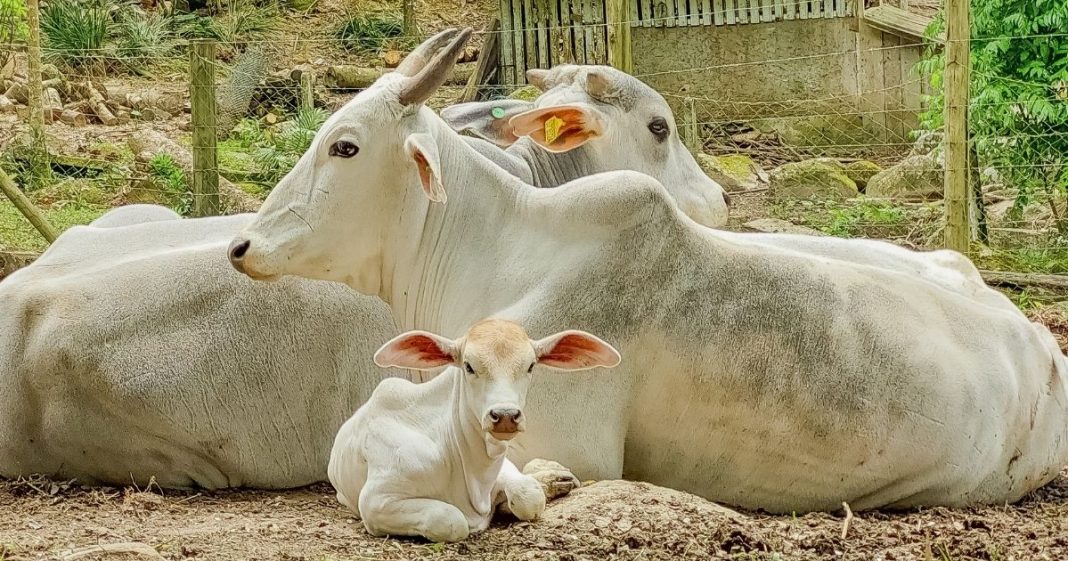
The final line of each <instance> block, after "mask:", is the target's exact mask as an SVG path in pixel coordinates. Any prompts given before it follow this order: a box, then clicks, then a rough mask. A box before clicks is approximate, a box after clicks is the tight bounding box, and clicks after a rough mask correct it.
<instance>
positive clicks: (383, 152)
mask: <svg viewBox="0 0 1068 561" xmlns="http://www.w3.org/2000/svg"><path fill="white" fill-rule="evenodd" d="M406 80H408V78H405V77H404V76H399V75H392V74H391V75H386V76H384V77H383V78H381V79H380V80H379V81H378V82H377V83H376V84H375V85H374V86H373V87H371V88H369V89H368V90H365V91H364V92H361V93H360V94H359V95H358V96H356V98H354V99H353V100H352V101H351V102H349V103H348V104H347V105H346V106H345V107H344V108H342V109H341V110H340V111H338V112H337V113H336V114H335V115H334V116H332V117H331V118H330V119H329V120H328V121H327V123H326V124H325V125H324V126H323V128H322V129H321V130H320V132H319V133H318V135H317V137H316V139H315V141H314V142H313V143H312V147H311V148H310V149H309V151H308V152H307V153H306V154H305V155H304V156H303V157H302V158H301V160H300V162H298V164H297V166H296V167H295V168H294V170H293V171H292V172H291V173H290V174H289V175H287V176H286V178H285V179H283V181H282V182H281V184H279V186H278V187H276V188H275V190H274V191H273V192H272V194H271V196H270V197H269V198H268V200H267V202H266V203H265V204H264V206H263V208H262V209H261V210H260V212H259V214H258V215H257V218H256V219H255V221H253V222H252V223H251V224H250V225H249V226H248V227H247V228H245V230H243V231H242V233H241V234H240V236H239V238H238V239H237V241H235V246H239V245H240V246H242V247H243V248H244V251H243V252H242V256H241V257H240V258H237V257H234V258H233V259H232V261H234V262H235V264H236V266H239V267H240V268H241V269H243V270H244V271H246V272H247V273H248V274H250V275H252V276H254V277H258V278H280V277H282V276H284V275H300V276H305V277H309V278H320V279H333V280H340V281H344V282H346V283H348V284H349V285H350V286H352V287H353V288H356V289H357V290H360V291H362V292H365V293H368V294H376V295H379V296H380V297H382V298H383V299H384V300H385V301H386V302H387V303H388V304H389V305H390V308H391V310H392V311H393V314H394V317H395V319H396V320H397V322H398V323H399V324H400V325H401V326H402V328H411V327H415V326H418V327H420V328H424V329H431V330H433V331H435V332H438V333H459V332H461V331H462V330H463V328H464V326H465V325H468V324H470V323H471V322H473V321H475V320H476V319H478V318H481V317H500V318H505V319H510V320H514V321H516V322H518V323H519V324H520V325H522V326H523V327H524V328H526V329H527V330H528V331H530V332H551V331H554V330H558V329H561V328H564V327H566V326H577V327H581V328H583V329H588V330H590V331H593V332H596V333H598V334H599V335H602V336H604V337H607V338H608V339H610V340H612V341H614V342H616V343H617V348H619V349H620V351H621V352H622V354H623V356H625V357H626V361H625V362H624V364H622V365H621V366H620V367H619V369H618V372H616V373H615V375H614V376H612V377H611V379H610V380H604V379H602V378H600V377H594V376H590V375H582V374H578V375H574V376H569V377H567V378H566V380H565V379H562V378H544V379H542V380H540V381H539V383H538V384H537V385H536V386H535V387H534V388H532V394H531V396H530V400H529V402H528V409H529V411H530V415H531V422H530V424H529V428H528V434H527V436H526V438H525V439H524V441H523V443H522V444H521V445H518V446H515V447H513V450H512V451H511V452H510V453H509V457H510V458H511V459H512V460H513V461H516V463H517V464H519V463H522V462H523V461H525V460H527V459H530V458H533V457H548V458H554V459H557V460H560V461H561V462H562V463H564V464H566V465H568V466H569V467H571V468H572V469H573V470H574V471H575V473H576V474H578V475H580V476H581V477H583V478H594V479H611V478H617V477H620V476H626V477H628V478H633V479H640V480H645V481H649V482H652V483H656V484H660V485H666V486H669V487H673V488H676V489H680V490H684V491H688V492H692V493H696V494H698V495H701V496H704V497H706V498H709V499H712V500H718V501H722V502H726V503H730V504H734V505H738V506H742V507H748V508H762V509H766V510H769V511H773V512H790V511H798V512H804V511H811V510H832V509H837V508H839V507H840V505H841V503H842V502H843V501H845V502H848V503H849V504H850V505H851V506H852V507H853V508H854V509H855V510H856V509H868V508H876V507H913V506H919V505H947V506H960V505H970V504H977V503H1003V502H1012V501H1016V500H1018V499H1019V498H1021V497H1022V496H1024V495H1025V494H1026V493H1028V492H1030V491H1032V490H1034V489H1036V488H1037V487H1039V486H1041V485H1043V484H1045V483H1047V482H1048V481H1050V480H1051V479H1053V478H1054V477H1056V475H1057V473H1058V471H1059V470H1060V469H1061V467H1062V466H1064V465H1065V463H1066V461H1068V367H1066V361H1065V357H1064V356H1063V354H1062V353H1061V352H1060V350H1059V349H1058V347H1057V345H1056V342H1055V341H1054V339H1053V337H1052V335H1051V334H1050V333H1049V331H1048V330H1047V329H1046V328H1045V327H1043V326H1041V325H1038V324H1035V323H1032V322H1030V321H1029V320H1028V319H1027V318H1026V317H1025V316H1024V315H1023V314H1022V313H1020V312H1019V311H1018V310H1014V309H1010V308H1009V307H1002V306H988V305H982V304H980V303H978V302H977V301H976V299H975V298H971V297H968V296H965V295H961V294H959V293H957V292H955V291H952V290H949V289H947V288H946V287H944V286H942V285H940V284H937V283H933V282H930V281H927V280H922V279H918V278H916V276H915V275H913V274H910V273H904V272H897V271H893V270H888V269H884V268H880V267H874V266H870V265H864V264H858V263H852V262H848V261H844V260H838V259H829V258H824V257H818V256H814V255H810V254H805V253H801V252H797V251H791V250H784V249H781V248H777V247H773V246H771V245H768V244H758V243H747V242H746V241H745V239H744V238H743V237H741V236H739V235H724V234H722V233H720V232H717V231H715V230H711V229H708V228H703V227H700V226H699V225H697V224H696V223H694V222H693V221H691V220H689V219H688V218H686V217H685V216H684V215H683V214H681V213H680V212H679V211H678V209H677V207H675V206H674V205H673V204H672V203H671V199H670V197H669V195H668V193H667V191H666V190H665V189H664V187H663V186H662V185H660V184H659V183H657V182H656V181H654V180H653V179H651V178H649V177H648V176H644V175H641V174H637V173H633V172H609V173H604V174H598V175H593V176H590V177H587V178H584V179H580V180H577V181H574V182H571V183H569V184H567V185H564V186H561V187H559V188H557V189H532V188H529V187H528V186H525V185H523V184H521V183H520V182H519V181H518V180H517V179H515V178H514V177H513V176H511V175H509V174H507V173H505V172H504V171H503V170H501V169H500V168H498V167H496V166H495V165H493V164H492V162H490V161H489V160H487V159H485V158H484V157H482V156H480V155H479V154H478V153H477V152H476V151H475V150H474V149H472V148H471V147H470V146H469V145H468V144H467V143H465V142H463V141H461V139H460V137H459V136H458V135H457V134H456V133H455V132H454V131H452V130H450V129H449V128H448V127H447V126H446V125H445V124H444V123H443V122H442V121H441V120H440V118H439V117H438V116H437V115H435V114H434V113H433V112H431V111H430V110H428V109H426V108H423V107H404V106H402V105H400V104H399V103H398V101H397V99H398V95H397V92H398V91H399V90H400V89H401V88H402V87H405V83H406ZM412 134H419V135H421V138H424V139H427V138H430V139H433V141H434V143H435V145H436V148H435V152H436V154H437V157H438V158H439V161H438V162H437V164H436V169H438V170H440V172H441V174H442V176H443V177H440V178H435V179H436V180H437V181H439V182H440V184H441V185H442V186H443V187H444V189H445V191H446V192H447V194H448V203H447V204H444V205H442V204H438V203H431V202H430V201H429V200H428V198H427V197H426V196H425V195H424V194H423V193H422V192H421V190H420V182H421V180H420V176H419V174H418V173H417V171H416V170H417V166H416V165H415V163H414V162H413V161H412V160H409V159H407V158H405V157H404V152H403V150H402V149H401V148H402V146H403V145H404V143H405V140H406V139H407V138H408V137H409V136H410V135H412ZM339 139H344V140H346V141H349V142H353V143H356V144H357V145H358V146H360V153H359V154H358V155H357V156H355V157H353V158H348V159H343V158H337V157H331V156H329V155H328V150H329V147H330V145H331V143H333V142H335V141H337V140H339ZM245 242H247V245H246V243H245ZM983 290H990V289H983Z"/></svg>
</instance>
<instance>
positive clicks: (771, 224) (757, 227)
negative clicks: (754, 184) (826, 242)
mask: <svg viewBox="0 0 1068 561" xmlns="http://www.w3.org/2000/svg"><path fill="white" fill-rule="evenodd" d="M742 226H744V227H745V228H746V229H748V230H752V231H754V232H763V233H765V234H804V235H806V236H826V235H827V234H824V233H823V232H821V231H819V230H816V229H814V228H809V227H808V226H798V225H797V224H794V223H793V222H788V221H786V220H781V219H778V218H758V219H756V220H751V221H749V222H746V223H745V224H742Z"/></svg>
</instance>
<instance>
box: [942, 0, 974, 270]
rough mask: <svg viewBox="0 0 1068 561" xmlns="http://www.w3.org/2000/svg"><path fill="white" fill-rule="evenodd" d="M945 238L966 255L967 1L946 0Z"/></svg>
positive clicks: (968, 228) (968, 236)
mask: <svg viewBox="0 0 1068 561" xmlns="http://www.w3.org/2000/svg"><path fill="white" fill-rule="evenodd" d="M945 5H946V22H947V24H948V25H947V29H946V70H945V96H946V109H945V123H946V133H945V137H946V187H945V189H946V192H945V201H946V206H945V213H946V238H945V244H946V247H947V248H949V249H954V250H957V251H960V252H962V253H967V252H968V250H969V247H970V245H971V220H970V219H969V217H968V214H969V211H970V210H971V206H972V205H971V200H970V198H971V197H970V189H969V185H968V183H969V180H970V176H971V174H970V173H969V169H968V168H969V157H968V156H969V153H968V152H969V151H968V98H969V91H968V84H969V80H970V56H971V52H970V49H971V25H970V18H969V9H968V8H969V1H968V0H946V4H945Z"/></svg>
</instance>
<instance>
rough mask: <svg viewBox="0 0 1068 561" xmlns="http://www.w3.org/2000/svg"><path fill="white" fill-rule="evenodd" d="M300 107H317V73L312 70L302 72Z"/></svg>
mask: <svg viewBox="0 0 1068 561" xmlns="http://www.w3.org/2000/svg"><path fill="white" fill-rule="evenodd" d="M300 108H301V109H306V110H311V109H315V74H314V73H312V72H310V71H309V72H301V74H300Z"/></svg>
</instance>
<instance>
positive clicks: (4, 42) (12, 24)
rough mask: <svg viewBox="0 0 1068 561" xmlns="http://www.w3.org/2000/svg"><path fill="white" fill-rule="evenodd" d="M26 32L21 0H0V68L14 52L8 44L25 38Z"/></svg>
mask: <svg viewBox="0 0 1068 561" xmlns="http://www.w3.org/2000/svg"><path fill="white" fill-rule="evenodd" d="M28 33H29V28H28V27H27V26H26V4H25V3H24V2H23V0H0V68H3V67H4V66H6V65H7V63H8V61H9V60H11V57H12V56H13V55H14V53H15V51H14V50H12V49H11V48H9V46H10V45H11V44H12V43H14V42H16V41H24V40H26V35H27V34H28Z"/></svg>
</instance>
